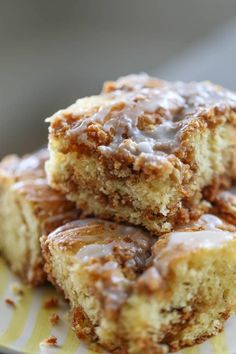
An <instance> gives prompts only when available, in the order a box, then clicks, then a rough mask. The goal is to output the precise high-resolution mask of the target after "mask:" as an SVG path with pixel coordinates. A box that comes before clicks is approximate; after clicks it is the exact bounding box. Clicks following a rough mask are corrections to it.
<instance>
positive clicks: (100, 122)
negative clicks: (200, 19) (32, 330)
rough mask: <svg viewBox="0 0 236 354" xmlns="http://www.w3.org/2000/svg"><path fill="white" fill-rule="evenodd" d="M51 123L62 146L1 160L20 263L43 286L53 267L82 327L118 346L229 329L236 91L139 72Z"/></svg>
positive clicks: (123, 352)
mask: <svg viewBox="0 0 236 354" xmlns="http://www.w3.org/2000/svg"><path fill="white" fill-rule="evenodd" d="M48 121H49V122H50V133H49V155H48V152H47V151H46V150H43V151H40V152H38V153H36V154H34V155H31V156H28V157H24V158H23V159H19V158H18V157H15V156H11V157H7V158H5V159H4V160H3V161H2V163H1V165H0V218H1V224H0V225H1V226H0V227H1V233H0V252H2V254H3V256H4V257H5V258H6V259H7V261H8V263H9V264H10V266H11V268H12V269H13V270H14V271H15V272H16V273H17V274H19V275H20V276H21V277H22V278H23V280H24V281H26V282H27V283H30V284H31V285H38V284H40V283H42V282H43V281H44V280H45V277H46V274H47V277H48V280H49V281H50V282H51V283H52V284H53V285H55V286H56V288H59V289H60V290H62V292H63V293H64V295H65V297H66V299H68V300H69V302H70V305H71V316H72V326H73V328H74V330H75V332H76V334H77V335H78V336H79V337H80V338H82V339H86V340H88V341H90V342H93V343H97V344H99V345H102V346H103V347H104V348H106V349H107V350H109V351H111V352H115V353H117V354H143V353H144V352H146V353H147V354H162V353H167V352H168V351H170V350H172V351H175V350H179V349H180V348H183V347H186V346H191V345H194V344H196V343H200V342H202V341H204V340H205V339H207V338H209V337H211V336H213V335H215V334H216V333H218V332H219V331H220V330H222V328H223V326H224V322H225V320H226V319H227V318H228V317H229V316H230V315H231V314H233V313H234V312H236V194H234V188H232V189H229V188H230V187H231V186H232V185H233V182H234V180H235V178H236V138H235V137H236V95H235V94H234V93H232V92H230V91H227V90H226V89H224V88H222V87H219V86H215V85H213V84H211V83H209V82H202V83H189V84H186V83H182V82H175V83H170V82H166V81H162V80H158V79H156V78H151V77H149V76H147V75H145V74H140V75H131V76H127V77H125V78H121V79H119V80H117V81H116V82H108V83H106V84H105V85H104V88H103V91H102V93H101V94H100V95H98V96H92V97H87V98H84V99H80V100H78V101H77V102H76V103H75V104H73V105H72V106H70V107H68V108H67V109H64V110H61V111H59V112H57V113H56V114H54V115H53V116H52V117H51V118H50V119H48ZM45 162H46V172H47V178H46V174H45V171H44V165H45ZM82 215H83V217H82ZM84 215H87V216H90V217H89V218H88V217H87V218H84ZM91 215H92V216H91ZM58 227H59V228H58ZM39 239H41V246H40V241H39ZM14 245H15V246H14Z"/></svg>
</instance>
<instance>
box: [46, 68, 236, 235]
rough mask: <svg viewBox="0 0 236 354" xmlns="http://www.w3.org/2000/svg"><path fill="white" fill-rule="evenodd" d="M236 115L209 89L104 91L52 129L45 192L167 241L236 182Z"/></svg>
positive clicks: (111, 85)
mask: <svg viewBox="0 0 236 354" xmlns="http://www.w3.org/2000/svg"><path fill="white" fill-rule="evenodd" d="M235 111H236V95H235V94H234V93H232V92H230V91H228V90H226V89H224V88H222V87H220V86H216V85H213V84H212V83H210V82H200V83H196V82H192V83H183V82H167V81H162V80H158V79H156V78H151V77H149V76H148V75H146V74H140V75H130V76H127V77H124V78H121V79H118V80H117V81H116V82H108V83H105V85H104V88H103V91H102V93H101V94H100V95H98V96H92V97H86V98H83V99H79V100H78V101H77V102H76V103H75V104H73V105H71V106H70V107H68V108H67V109H64V110H60V111H58V112H57V113H55V114H54V115H53V116H52V117H51V118H50V119H48V121H49V122H50V135H49V149H50V160H49V162H48V163H47V174H48V177H49V183H50V184H51V186H52V187H53V188H55V189H57V190H59V191H62V192H63V193H66V195H67V197H68V199H70V200H72V201H74V202H76V204H77V206H78V207H80V208H82V209H84V210H85V211H87V212H88V213H94V214H95V215H97V216H100V217H103V218H107V219H115V220H117V221H126V222H130V223H133V224H137V225H143V226H145V227H146V228H147V229H148V230H149V231H151V232H152V233H155V234H159V233H161V232H167V231H170V230H171V229H172V228H173V227H174V226H175V225H178V224H183V223H186V222H189V220H190V219H194V218H195V219H196V218H197V217H199V216H200V214H201V213H202V212H203V210H204V204H202V203H201V200H202V195H204V197H205V198H207V199H208V200H212V199H213V198H214V197H215V195H216V193H217V192H218V190H219V189H220V188H223V187H224V188H225V187H226V186H228V185H229V184H230V183H231V180H232V179H233V178H235V177H236V164H235V161H236V140H235V134H236V113H235Z"/></svg>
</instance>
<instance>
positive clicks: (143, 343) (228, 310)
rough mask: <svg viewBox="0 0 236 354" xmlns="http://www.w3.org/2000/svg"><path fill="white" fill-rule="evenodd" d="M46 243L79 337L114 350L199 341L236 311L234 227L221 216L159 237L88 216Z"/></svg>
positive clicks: (50, 269)
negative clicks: (88, 217) (69, 305)
mask: <svg viewBox="0 0 236 354" xmlns="http://www.w3.org/2000/svg"><path fill="white" fill-rule="evenodd" d="M41 244H42V249H43V255H44V257H45V259H46V263H45V270H46V272H47V273H48V275H49V279H50V280H51V281H52V283H53V284H54V285H56V286H57V287H59V288H60V289H61V290H63V292H64V294H65V297H66V298H67V299H69V302H70V304H71V309H72V321H73V328H74V330H75V332H76V333H77V335H78V336H79V337H80V338H82V339H87V340H90V341H92V342H95V343H99V344H100V345H102V346H103V347H104V348H106V349H107V350H109V351H111V352H115V353H117V354H119V353H120V354H124V353H129V354H143V353H144V352H145V353H150V354H151V353H153V354H159V353H166V352H168V350H173V351H176V350H179V349H180V348H183V347H186V346H191V345H194V344H196V343H200V342H202V341H204V340H205V339H207V338H208V337H211V336H213V335H215V334H216V333H218V332H219V331H220V330H222V328H223V325H224V321H225V320H226V319H227V318H228V317H229V316H230V315H231V314H232V313H233V312H234V311H235V310H236V227H235V226H233V225H231V224H228V223H226V222H224V221H223V220H221V219H220V218H218V217H217V216H214V215H210V214H205V215H203V216H202V217H201V218H200V219H199V220H198V221H196V222H195V223H191V224H189V225H187V226H184V227H182V228H179V229H178V230H176V231H173V232H171V233H168V234H165V235H163V236H161V237H160V238H159V239H156V238H154V237H150V236H149V234H147V233H146V232H144V231H143V230H142V229H140V228H135V227H127V226H122V225H118V224H115V223H112V222H108V221H107V222H106V221H101V220H98V219H97V220H96V219H92V220H91V219H85V220H80V221H74V222H72V223H69V224H67V225H65V226H63V227H61V228H59V229H57V230H55V231H54V232H53V233H51V234H50V235H49V236H48V237H42V238H41Z"/></svg>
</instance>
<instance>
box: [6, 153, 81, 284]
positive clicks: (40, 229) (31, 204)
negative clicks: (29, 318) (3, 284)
mask: <svg viewBox="0 0 236 354" xmlns="http://www.w3.org/2000/svg"><path fill="white" fill-rule="evenodd" d="M47 159H48V152H47V150H40V151H39V152H37V153H35V154H32V155H27V156H25V157H23V158H22V159H21V158H19V157H18V156H16V155H10V156H7V157H5V158H4V159H3V160H2V162H1V163H0V253H1V254H2V255H3V257H4V258H5V259H6V260H7V262H8V263H9V265H10V267H11V269H12V270H13V271H14V272H15V273H16V274H17V275H19V276H20V277H21V278H22V280H24V282H26V283H27V284H30V285H39V284H42V283H44V282H45V281H46V275H45V273H44V271H43V258H42V256H41V250H40V242H39V238H40V237H41V236H42V234H45V233H46V234H47V233H50V232H51V231H52V230H54V229H55V228H57V227H58V226H60V225H62V224H63V223H66V222H68V221H70V220H73V219H75V218H78V217H79V212H78V211H76V210H75V205H74V204H73V203H72V202H70V201H67V200H66V199H65V197H64V196H63V195H62V194H61V193H59V192H57V191H54V190H52V189H51V188H50V187H49V186H48V184H47V181H46V175H45V171H44V164H45V161H46V160H47Z"/></svg>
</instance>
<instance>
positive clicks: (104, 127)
mask: <svg viewBox="0 0 236 354" xmlns="http://www.w3.org/2000/svg"><path fill="white" fill-rule="evenodd" d="M84 100H85V101H84ZM84 100H83V99H81V100H78V101H77V102H76V103H75V104H73V105H72V106H70V107H68V108H67V109H65V110H61V111H59V112H57V113H56V114H55V115H54V116H53V117H52V118H51V119H50V121H51V122H52V124H51V132H52V133H53V134H55V135H60V133H62V134H64V135H65V136H66V137H70V138H71V139H72V140H73V139H74V141H75V143H76V144H78V145H80V144H82V145H85V146H88V147H90V148H96V149H97V151H98V152H99V153H100V154H101V156H103V155H106V156H107V155H114V154H119V155H120V156H124V157H126V158H130V159H131V162H133V161H135V160H137V159H139V158H141V159H142V160H144V162H145V161H146V162H148V163H150V164H153V163H157V162H158V163H159V164H165V163H166V160H167V157H168V156H169V155H171V154H175V153H176V152H177V151H178V148H179V146H180V144H181V141H182V137H183V136H184V132H185V128H186V127H187V126H188V127H190V126H191V125H194V124H196V122H195V121H196V120H199V118H202V120H201V122H200V121H199V123H198V124H200V125H201V124H202V125H205V126H206V125H208V124H209V125H210V124H218V123H219V122H221V119H222V117H220V116H221V115H222V112H224V111H225V110H230V109H234V110H236V95H235V94H234V93H231V92H230V91H227V90H226V89H224V88H222V87H220V86H216V85H213V84H212V83H210V82H200V83H196V82H191V83H183V82H167V81H161V80H158V79H155V78H150V77H149V76H148V75H145V74H140V75H131V76H128V77H125V78H121V79H118V80H117V81H116V82H113V83H111V82H110V83H108V84H105V85H104V89H103V91H102V93H101V95H100V96H93V97H91V103H90V106H89V103H88V102H87V100H88V99H84ZM209 112H212V117H210V116H209V115H208V113H209ZM215 116H218V118H217V119H216V117H215ZM215 120H216V122H215ZM217 120H218V122H217ZM136 166H139V164H138V163H137V164H136ZM137 168H138V167H137Z"/></svg>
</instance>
